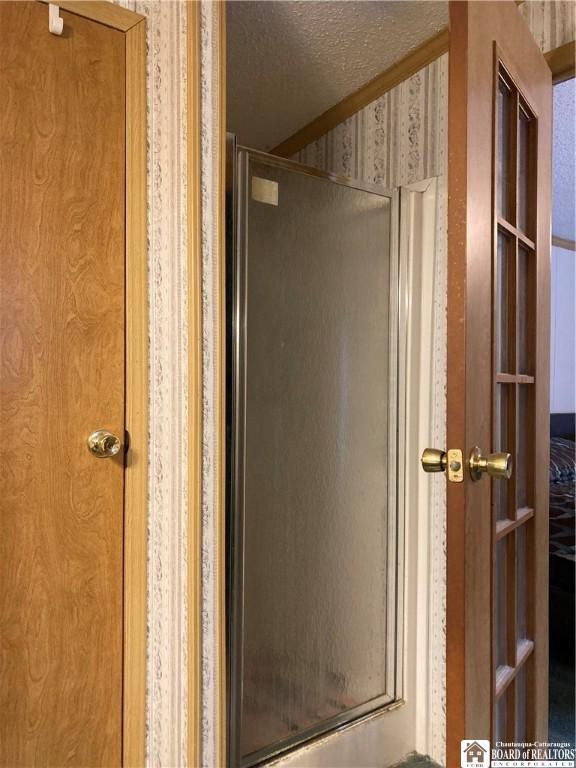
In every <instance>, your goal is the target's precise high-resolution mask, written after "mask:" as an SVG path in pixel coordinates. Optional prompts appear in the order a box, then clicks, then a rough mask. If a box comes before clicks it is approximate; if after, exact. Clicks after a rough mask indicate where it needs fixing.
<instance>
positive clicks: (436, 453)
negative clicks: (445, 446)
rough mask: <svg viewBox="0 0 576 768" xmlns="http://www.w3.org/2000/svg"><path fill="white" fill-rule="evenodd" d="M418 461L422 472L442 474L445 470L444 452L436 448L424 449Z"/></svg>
mask: <svg viewBox="0 0 576 768" xmlns="http://www.w3.org/2000/svg"><path fill="white" fill-rule="evenodd" d="M420 461H421V462H422V469H423V470H424V472H444V471H445V470H446V452H445V451H441V450H439V449H438V448H425V449H424V452H423V453H422V456H421V458H420Z"/></svg>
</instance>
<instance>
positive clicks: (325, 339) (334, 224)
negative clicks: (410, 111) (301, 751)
mask: <svg viewBox="0 0 576 768" xmlns="http://www.w3.org/2000/svg"><path fill="white" fill-rule="evenodd" d="M398 218H399V201H398V193H397V192H385V191H384V192H383V191H382V189H381V188H376V187H371V186H369V185H366V184H362V183H359V182H356V181H351V180H348V179H344V178H338V177H334V176H331V175H329V174H326V173H322V172H319V171H317V170H314V169H311V168H308V167H305V166H302V165H300V164H298V163H295V162H292V161H288V160H284V159H281V158H278V157H274V156H271V155H267V154H264V153H262V152H257V151H253V150H249V149H244V148H242V147H237V146H236V144H235V140H234V137H233V136H229V137H228V158H227V278H226V279H227V331H228V333H227V371H228V375H227V384H228V386H227V392H228V394H227V551H228V569H227V618H228V680H229V699H228V705H229V723H230V726H229V764H230V765H231V766H240V765H241V766H250V765H254V764H258V763H260V762H261V761H263V760H265V759H267V758H270V757H271V756H273V755H278V754H281V753H284V752H286V751H288V750H290V749H292V748H294V747H296V746H297V745H300V744H302V743H303V742H304V741H307V740H310V739H313V738H317V737H319V736H321V735H322V734H325V733H326V732H328V731H332V730H335V729H339V728H342V727H345V726H347V725H348V724H350V723H352V722H356V721H358V720H359V719H361V718H369V717H372V716H374V715H375V713H380V712H381V711H382V709H383V708H385V707H389V706H390V705H393V704H394V703H396V702H398V701H399V700H400V699H401V698H402V669H401V659H402V652H401V651H402V649H401V645H402V599H403V595H402V585H403V578H402V554H401V553H402V547H401V543H402V515H403V512H402V508H401V507H402V505H401V503H400V502H399V500H400V499H401V498H403V496H402V492H401V488H400V487H399V484H400V483H401V478H402V467H401V464H402V460H401V459H400V458H399V457H401V456H402V455H403V452H402V446H401V441H402V430H401V429H400V427H401V421H402V419H401V418H399V417H400V414H401V402H400V400H401V398H400V392H401V387H400V386H399V371H400V366H399V355H400V345H399V338H400V331H401V309H402V307H403V306H404V303H405V302H403V301H401V300H400V297H401V295H402V291H401V290H400V283H401V279H400V274H399V259H398V225H399V222H398Z"/></svg>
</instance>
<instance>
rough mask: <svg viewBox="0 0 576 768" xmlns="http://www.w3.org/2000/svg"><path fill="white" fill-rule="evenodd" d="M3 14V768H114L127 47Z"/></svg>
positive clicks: (33, 14)
mask: <svg viewBox="0 0 576 768" xmlns="http://www.w3.org/2000/svg"><path fill="white" fill-rule="evenodd" d="M62 16H63V18H64V25H65V26H64V34H63V35H62V36H61V37H58V36H55V35H52V34H50V33H49V31H48V8H47V6H45V5H43V4H40V3H35V2H3V3H0V95H1V98H2V105H3V106H2V110H1V111H0V137H1V141H0V196H1V201H2V204H1V205H0V334H1V336H0V343H1V346H0V353H1V359H0V363H1V367H0V511H1V516H0V583H1V584H2V589H1V591H0V629H1V640H0V643H1V644H0V764H1V765H5V766H20V765H35V766H40V765H51V766H52V765H54V766H55V765H58V766H65V765H74V766H79V765H82V766H88V765H90V766H97V765H98V766H100V765H101V766H114V765H119V764H120V762H121V738H122V731H121V712H122V567H123V543H122V541H123V486H124V467H123V458H122V455H119V456H117V457H116V458H115V459H106V460H100V459H97V458H95V457H94V456H92V455H91V454H90V453H89V452H88V450H87V446H86V439H87V437H88V435H89V433H90V432H92V431H93V430H95V429H97V428H106V429H109V430H111V431H112V432H114V433H115V434H118V435H119V436H121V437H122V438H123V436H124V247H125V246H124V240H125V213H124V209H125V201H124V194H125V94H124V87H125V85H124V84H125V73H124V69H125V48H124V46H125V42H124V35H123V34H122V33H121V32H119V31H117V30H114V29H111V28H109V27H106V26H103V25H100V24H97V23H95V22H92V21H89V20H87V19H83V18H81V17H79V16H76V15H72V14H67V13H65V12H62Z"/></svg>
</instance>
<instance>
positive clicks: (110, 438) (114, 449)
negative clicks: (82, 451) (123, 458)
mask: <svg viewBox="0 0 576 768" xmlns="http://www.w3.org/2000/svg"><path fill="white" fill-rule="evenodd" d="M120 446H121V443H120V438H118V437H116V435H113V434H112V432H108V431H107V430H105V429H97V430H96V431H95V432H92V434H91V435H90V437H89V438H88V450H89V451H90V453H92V454H93V455H94V456H97V457H98V458H99V459H110V458H112V456H116V454H117V453H118V452H119V450H120Z"/></svg>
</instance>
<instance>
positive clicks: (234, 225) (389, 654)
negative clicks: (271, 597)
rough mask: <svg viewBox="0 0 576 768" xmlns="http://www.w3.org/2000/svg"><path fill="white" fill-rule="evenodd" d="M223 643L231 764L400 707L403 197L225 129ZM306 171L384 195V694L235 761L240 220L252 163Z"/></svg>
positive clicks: (239, 619) (244, 248)
mask: <svg viewBox="0 0 576 768" xmlns="http://www.w3.org/2000/svg"><path fill="white" fill-rule="evenodd" d="M226 149H227V152H226V641H227V648H226V650H227V680H228V686H227V687H228V691H227V692H228V696H227V719H228V765H229V766H230V768H236V766H242V768H244V766H253V765H259V764H262V763H263V762H264V761H266V760H268V759H270V758H273V757H278V756H280V755H281V754H286V753H288V752H291V751H293V750H295V749H297V748H298V747H301V746H302V745H304V744H309V743H310V742H311V741H312V740H317V739H319V738H321V737H322V736H326V734H327V733H333V732H335V731H341V730H344V729H347V728H350V727H351V726H355V725H357V724H359V723H360V722H364V721H366V720H367V719H370V718H373V717H377V716H379V715H381V714H382V712H383V711H384V710H385V709H387V708H391V707H396V706H398V705H399V704H400V703H402V700H403V695H404V690H403V688H404V686H403V677H404V670H403V666H404V659H403V648H404V608H403V606H404V508H403V500H404V450H403V449H404V442H405V440H404V424H405V416H404V414H405V394H404V378H405V374H404V371H405V352H404V344H403V342H402V341H401V340H402V338H403V337H404V335H405V329H406V317H407V307H408V299H407V295H406V275H405V274H404V270H401V267H400V262H399V255H400V247H399V216H400V194H399V191H398V190H392V191H387V190H383V189H382V188H381V187H378V186H376V185H374V184H368V183H363V182H358V181H355V180H352V179H348V178H344V177H340V176H337V175H335V174H330V173H325V172H323V171H319V170H317V169H315V168H310V167H308V166H305V165H302V164H300V163H297V162H295V161H292V160H286V159H284V158H280V157H275V156H273V155H269V154H266V153H264V152H260V151H258V150H251V149H247V148H244V147H239V146H237V144H236V140H235V137H234V136H233V135H232V134H228V135H227V142H226ZM251 159H254V160H255V161H257V162H259V163H263V164H267V165H270V166H273V167H277V168H283V169H285V170H290V171H293V172H295V173H301V174H304V175H307V176H313V177H317V178H321V179H325V180H327V181H330V182H333V183H335V184H339V185H342V186H346V187H351V188H354V189H358V190H361V191H364V192H369V193H372V194H375V195H378V196H379V197H384V198H387V199H389V200H390V202H391V208H390V215H391V221H390V267H391V270H390V295H389V302H390V306H389V323H390V326H389V327H390V338H389V344H390V347H389V359H390V361H391V365H390V368H389V376H390V391H391V396H390V400H389V408H388V434H389V436H390V439H389V441H388V474H389V477H390V478H392V479H393V480H394V479H395V482H394V481H392V482H389V484H388V499H387V503H388V507H387V508H388V510H389V511H390V510H391V514H389V515H388V552H387V578H388V585H389V588H388V596H387V627H388V629H387V633H388V636H387V638H386V681H387V683H386V687H387V691H386V693H385V694H383V695H381V696H379V697H377V698H375V699H372V700H370V701H368V702H365V703H364V704H361V705H358V706H357V707H354V708H353V709H350V710H347V711H346V712H344V713H342V714H341V715H337V716H335V717H332V718H330V719H329V720H326V721H324V722H322V723H320V724H318V725H317V726H316V727H314V728H312V729H308V730H307V731H305V732H304V733H302V734H298V735H296V736H294V737H293V738H291V739H287V740H285V741H283V742H281V743H280V744H276V745H272V746H271V747H266V748H263V749H262V750H259V751H257V752H254V753H251V754H250V755H249V756H248V757H247V758H242V755H241V747H240V735H241V714H242V680H243V668H242V667H243V613H244V610H243V605H244V600H243V576H244V563H243V542H244V456H245V402H246V401H245V394H246V381H245V378H246V344H245V341H246V340H245V334H246V296H247V290H246V264H247V257H248V243H247V231H246V223H247V221H246V217H245V215H243V214H244V213H245V211H246V209H247V205H248V201H249V178H250V161H251Z"/></svg>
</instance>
